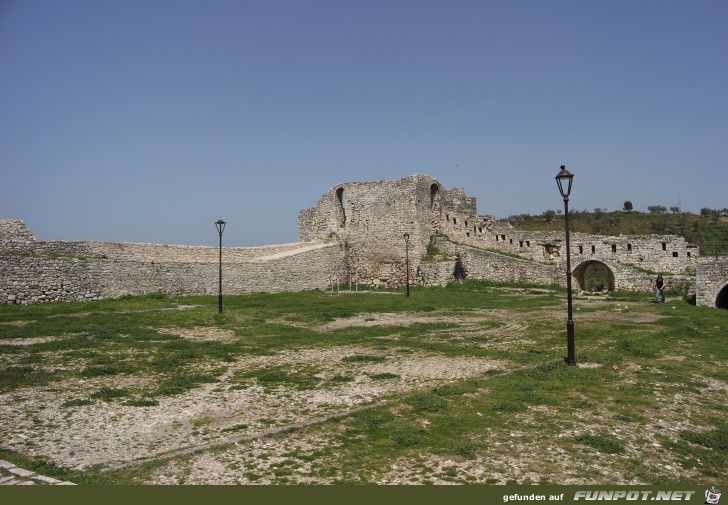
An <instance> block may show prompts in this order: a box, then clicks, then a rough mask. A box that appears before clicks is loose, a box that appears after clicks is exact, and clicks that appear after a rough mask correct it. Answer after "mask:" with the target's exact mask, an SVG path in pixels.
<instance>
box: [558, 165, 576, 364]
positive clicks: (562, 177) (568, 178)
mask: <svg viewBox="0 0 728 505" xmlns="http://www.w3.org/2000/svg"><path fill="white" fill-rule="evenodd" d="M573 180H574V175H573V174H572V173H571V172H569V171H568V170H566V166H565V165H561V171H560V172H559V173H558V175H557V176H556V184H558V186H559V193H561V197H562V198H563V199H564V223H565V226H566V292H567V300H568V301H567V307H568V308H567V311H568V320H567V321H566V341H567V348H568V356H566V357H565V358H564V361H566V363H567V364H568V365H569V366H576V357H575V351H574V320H573V319H572V312H571V247H570V246H569V194H571V183H572V181H573Z"/></svg>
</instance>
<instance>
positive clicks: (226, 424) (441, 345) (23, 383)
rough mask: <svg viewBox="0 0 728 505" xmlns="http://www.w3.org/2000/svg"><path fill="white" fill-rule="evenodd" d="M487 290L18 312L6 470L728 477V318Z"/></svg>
mask: <svg viewBox="0 0 728 505" xmlns="http://www.w3.org/2000/svg"><path fill="white" fill-rule="evenodd" d="M651 297H652V294H651V293H610V294H609V295H604V296H602V295H599V296H578V297H576V298H575V301H574V307H575V312H574V321H575V328H576V331H575V333H576V357H577V362H578V363H579V367H578V368H573V367H568V366H566V365H565V364H564V362H563V356H564V355H565V353H566V341H565V340H566V339H565V293H564V291H562V290H558V289H554V288H546V287H538V286H531V287H521V288H518V287H513V286H504V285H496V284H491V283H484V282H467V283H465V284H462V285H453V286H449V287H447V288H432V289H418V288H414V289H413V290H412V296H411V297H410V298H406V297H404V296H403V294H402V292H401V291H399V292H387V291H379V292H367V291H360V292H354V293H349V292H335V293H331V292H318V291H314V292H302V293H284V294H260V295H249V296H226V297H225V300H224V301H225V312H224V313H223V314H222V315H220V314H218V313H217V298H213V297H184V298H172V297H166V296H162V295H152V296H147V297H140V298H127V299H121V300H108V301H101V302H89V303H64V304H53V305H40V304H38V305H31V306H1V307H0V459H5V460H8V461H11V462H13V463H15V464H17V465H18V466H21V467H23V468H26V469H30V470H35V471H37V472H39V473H41V474H45V475H48V476H52V477H57V478H60V479H62V480H68V481H73V482H77V483H80V484H112V483H118V484H129V483H138V484H144V483H163V484H197V483H206V484H253V483H258V484H270V483H273V484H278V483H311V484H319V483H326V484H327V483H400V484H427V483H433V484H442V483H485V484H496V483H501V484H502V483H509V484H527V483H552V484H577V483H585V484H637V483H640V484H666V483H691V484H701V485H702V484H708V483H712V482H725V481H728V461H727V456H726V455H727V454H728V452H727V451H726V449H728V421H727V420H726V419H727V417H726V413H728V368H727V367H726V363H727V362H728V345H727V343H726V338H728V331H726V330H728V311H724V310H719V309H713V308H702V307H695V306H692V305H689V304H688V303H687V302H685V301H683V300H681V299H678V298H675V299H668V302H667V303H665V304H659V305H658V304H652V303H650V302H651Z"/></svg>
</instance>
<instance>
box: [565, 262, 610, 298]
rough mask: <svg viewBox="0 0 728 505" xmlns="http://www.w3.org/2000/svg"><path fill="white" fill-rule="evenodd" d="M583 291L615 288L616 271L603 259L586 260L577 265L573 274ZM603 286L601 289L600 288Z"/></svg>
mask: <svg viewBox="0 0 728 505" xmlns="http://www.w3.org/2000/svg"><path fill="white" fill-rule="evenodd" d="M571 275H572V276H573V277H574V280H575V281H576V282H577V284H578V285H579V289H581V290H582V291H590V292H595V291H612V290H614V272H612V269H611V268H609V267H608V266H607V265H605V264H604V263H602V262H601V261H595V260H592V261H585V262H584V263H582V264H580V265H579V266H577V267H576V268H575V269H574V270H573V272H572V274H571ZM600 286H601V289H598V288H599V287H600Z"/></svg>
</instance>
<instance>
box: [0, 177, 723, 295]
mask: <svg viewBox="0 0 728 505" xmlns="http://www.w3.org/2000/svg"><path fill="white" fill-rule="evenodd" d="M298 222H299V239H300V240H301V242H299V243H295V244H281V245H274V246H267V247H249V248H246V247H240V248H224V249H223V291H224V292H225V293H229V294H236V293H252V292H277V291H300V290H305V289H325V288H327V287H328V286H331V285H332V284H334V283H348V282H358V283H364V284H369V285H371V286H376V287H397V286H403V285H404V283H405V282H406V278H407V263H409V276H410V282H413V283H421V284H426V285H443V284H447V283H448V282H452V281H453V280H454V277H453V272H454V269H455V258H456V257H460V259H461V263H460V265H461V266H462V267H463V268H464V269H465V270H466V271H467V273H468V278H476V279H478V278H480V279H491V280H497V281H507V282H532V283H558V284H562V285H563V284H565V277H566V276H565V269H566V254H565V251H564V234H563V232H561V233H558V232H533V231H531V232H527V231H519V230H515V229H514V228H513V227H512V226H510V225H508V224H507V223H497V222H496V221H495V218H494V217H493V216H489V215H479V214H478V213H477V208H476V201H475V198H473V197H468V196H467V194H466V193H465V190H464V189H462V188H452V189H449V190H448V189H446V188H444V187H443V186H442V185H441V184H440V183H439V182H438V181H437V180H435V179H434V178H432V177H430V176H427V175H419V174H415V175H412V176H410V177H405V178H403V179H400V180H396V181H373V182H352V183H342V184H339V185H337V186H334V187H333V188H331V189H330V190H329V191H327V192H326V193H325V194H324V195H323V196H322V197H321V198H320V199H319V201H318V203H317V204H316V206H314V207H312V208H310V209H305V210H302V211H301V212H300V213H299V217H298ZM405 233H407V234H408V235H409V240H408V242H407V245H405V241H404V234H405ZM435 242H437V244H436V245H437V247H438V248H439V249H440V250H442V251H444V252H445V253H446V256H444V257H440V258H432V257H426V256H427V254H426V253H427V250H428V245H432V244H434V243H435ZM570 244H571V251H570V252H571V266H572V276H573V279H574V280H575V281H576V287H577V289H584V290H589V288H590V287H591V286H583V285H582V284H583V279H584V271H585V269H586V268H587V267H588V266H589V265H591V264H594V263H601V264H603V265H606V266H607V267H608V268H609V269H610V271H611V272H612V274H613V276H614V282H613V284H614V285H610V286H609V287H610V288H616V289H630V290H643V291H647V290H650V289H651V284H652V280H653V279H652V275H650V274H646V273H644V272H646V271H647V272H649V271H651V272H658V271H659V272H662V273H663V274H664V273H667V274H668V277H669V279H668V284H669V285H670V284H671V285H673V286H674V285H675V284H678V283H687V284H690V285H694V283H695V282H696V281H697V284H698V285H697V286H695V289H696V293H697V302H698V304H700V305H715V301H716V297H717V296H718V295H719V293H720V292H721V290H722V289H723V287H724V286H725V285H726V283H728V273H726V271H725V268H723V267H720V266H717V267H716V266H709V265H708V263H704V262H702V261H700V262H699V261H698V260H699V250H698V248H697V247H696V246H694V245H692V244H689V243H687V242H686V241H685V240H684V239H683V238H681V237H677V236H674V235H648V236H626V235H620V236H616V237H615V236H601V235H588V234H580V233H573V234H572V235H571V240H570ZM218 254H219V250H218V248H217V247H194V246H181V245H160V244H134V243H120V242H91V241H83V242H65V241H51V242H38V241H36V239H35V237H34V236H33V235H32V234H31V232H30V231H29V230H28V229H27V227H26V226H25V224H24V223H23V222H22V221H18V220H0V302H5V303H21V304H27V303H34V302H53V301H62V300H98V299H103V298H109V297H119V296H124V295H142V294H147V293H151V292H163V293H167V294H171V295H187V294H216V293H217V290H218ZM513 256H517V257H513ZM698 265H705V266H704V267H698ZM696 271H697V272H698V276H697V277H694V276H693V272H696ZM701 272H702V273H701ZM610 282H611V281H610ZM701 284H702V287H701Z"/></svg>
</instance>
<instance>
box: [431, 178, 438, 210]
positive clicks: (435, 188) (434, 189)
mask: <svg viewBox="0 0 728 505" xmlns="http://www.w3.org/2000/svg"><path fill="white" fill-rule="evenodd" d="M439 189H440V186H438V185H437V184H433V185H432V186H430V208H431V209H434V208H435V199H436V198H437V191H438V190H439Z"/></svg>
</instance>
